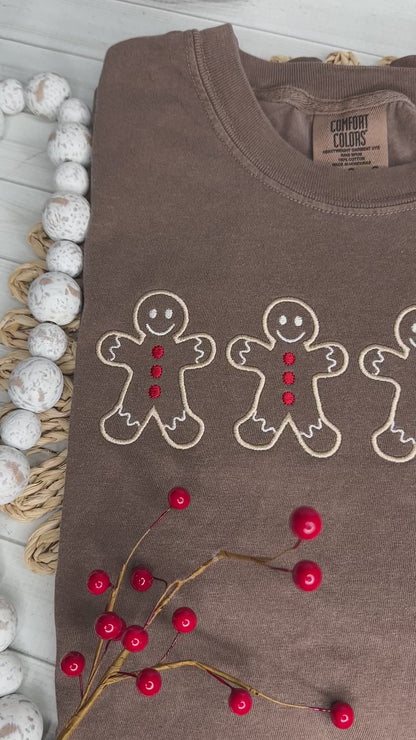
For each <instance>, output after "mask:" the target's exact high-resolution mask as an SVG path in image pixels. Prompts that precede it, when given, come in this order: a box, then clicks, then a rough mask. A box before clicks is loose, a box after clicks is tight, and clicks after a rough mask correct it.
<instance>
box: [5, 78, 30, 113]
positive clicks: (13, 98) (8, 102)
mask: <svg viewBox="0 0 416 740" xmlns="http://www.w3.org/2000/svg"><path fill="white" fill-rule="evenodd" d="M24 107H25V95H24V92H23V85H22V83H21V82H19V80H14V79H13V78H12V77H8V78H7V80H3V81H2V82H0V110H2V111H3V113H6V115H8V116H14V115H15V114H16V113H21V112H22V110H23V109H24Z"/></svg>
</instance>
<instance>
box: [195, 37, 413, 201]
mask: <svg viewBox="0 0 416 740" xmlns="http://www.w3.org/2000/svg"><path fill="white" fill-rule="evenodd" d="M191 33H192V37H193V50H194V54H195V61H196V65H197V69H198V73H199V77H200V80H201V81H202V84H203V87H204V90H205V93H206V96H205V101H206V103H207V104H208V105H209V106H210V107H211V110H212V111H214V112H215V117H216V120H217V121H218V122H219V124H220V125H221V127H222V129H223V132H224V134H225V135H226V137H227V138H228V143H229V144H231V145H232V146H233V147H235V148H236V150H238V151H239V155H240V158H243V159H244V160H245V162H246V163H247V165H248V166H249V167H250V168H251V169H253V168H254V169H255V170H256V173H257V174H258V175H259V176H263V177H265V178H267V180H268V181H269V183H274V184H275V185H276V187H280V188H284V189H287V190H288V191H290V192H291V194H292V195H293V197H299V198H300V199H307V200H310V201H313V202H315V203H317V202H319V203H322V204H325V205H326V206H332V207H335V208H337V209H341V210H342V209H347V210H348V211H351V210H352V211H355V212H365V211H367V212H368V211H369V210H370V211H374V209H376V210H378V209H382V210H383V211H385V210H386V209H388V208H392V209H394V210H403V209H404V208H405V207H406V206H407V207H408V208H409V207H416V161H415V162H410V163H406V164H401V165H397V166H394V167H381V168H379V169H371V168H361V169H359V168H358V169H354V170H347V171H345V170H341V169H337V168H333V167H328V166H326V165H322V164H319V163H316V162H313V161H312V160H311V159H309V158H308V157H306V156H305V155H304V154H302V153H301V152H299V151H297V150H295V149H294V148H293V147H292V146H290V144H289V143H288V142H286V141H285V140H284V139H283V138H282V137H281V136H280V134H279V133H278V132H277V131H276V129H275V128H274V127H273V126H272V124H271V122H270V120H269V119H268V118H267V116H266V114H265V113H264V111H263V109H262V107H261V105H260V103H259V100H258V98H257V97H256V94H257V95H259V94H260V96H261V95H264V94H266V95H270V96H272V94H273V88H276V87H282V86H285V85H288V86H292V87H297V88H300V89H302V90H304V91H306V92H307V93H308V94H309V95H311V96H312V97H316V98H320V99H327V100H333V101H336V100H340V99H343V98H347V97H351V96H355V95H363V94H368V93H372V92H377V91H380V90H389V91H396V92H397V93H401V94H404V95H405V96H407V97H408V98H409V99H410V100H411V101H412V102H413V103H416V57H414V56H407V57H403V58H402V60H400V59H398V60H395V63H394V64H393V65H386V66H377V65H374V66H347V65H330V64H323V63H322V62H319V61H317V60H316V59H315V58H311V59H309V60H308V61H305V60H304V59H305V58H303V61H297V60H296V61H294V62H288V63H276V62H270V61H268V60H266V59H261V58H259V57H256V56H253V55H252V54H249V53H247V52H245V51H243V50H242V49H240V47H239V43H238V39H237V36H236V34H235V32H234V29H233V27H232V25H231V24H230V23H225V24H223V25H220V26H215V27H212V28H205V29H203V30H202V31H199V30H194V29H193V30H192V31H191ZM401 61H402V63H403V66H401V65H400V62H401ZM270 99H273V98H272V97H271V98H270Z"/></svg>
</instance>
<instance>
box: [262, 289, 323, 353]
mask: <svg viewBox="0 0 416 740" xmlns="http://www.w3.org/2000/svg"><path fill="white" fill-rule="evenodd" d="M264 330H265V333H266V334H267V335H268V336H269V337H270V338H271V339H272V340H273V341H274V342H275V341H278V340H280V341H281V342H285V343H287V344H296V343H297V342H312V341H313V340H314V339H315V337H316V335H317V333H318V325H317V321H316V317H315V315H314V313H313V312H312V310H311V309H310V308H309V306H307V305H306V304H305V303H303V301H300V300H297V299H294V298H289V299H288V298H281V299H279V300H277V301H274V303H272V304H271V306H269V308H268V310H267V311H266V313H265V315H264Z"/></svg>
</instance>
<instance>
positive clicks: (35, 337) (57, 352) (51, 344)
mask: <svg viewBox="0 0 416 740" xmlns="http://www.w3.org/2000/svg"><path fill="white" fill-rule="evenodd" d="M70 244H72V242H70ZM67 346H68V337H67V335H66V334H65V332H64V330H63V329H61V327H60V326H57V324H50V323H48V322H44V323H42V324H38V325H37V326H35V328H34V329H32V330H31V332H29V336H28V338H27V348H28V350H29V352H30V354H31V355H32V356H33V357H46V358H47V359H48V360H52V361H53V362H56V361H57V360H59V359H60V358H61V357H62V355H64V354H65V352H66V348H67Z"/></svg>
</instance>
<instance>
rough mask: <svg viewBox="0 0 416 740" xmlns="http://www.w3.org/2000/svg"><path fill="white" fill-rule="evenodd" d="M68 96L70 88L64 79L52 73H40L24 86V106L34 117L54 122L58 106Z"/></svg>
mask: <svg viewBox="0 0 416 740" xmlns="http://www.w3.org/2000/svg"><path fill="white" fill-rule="evenodd" d="M70 94H71V88H70V87H69V84H68V82H67V80H65V78H64V77H61V75H57V74H55V73H54V72H41V73H40V74H37V75H35V76H34V77H32V79H31V80H29V82H28V83H27V85H26V89H25V98H26V105H27V107H28V108H29V110H30V111H31V112H32V113H33V114H34V115H35V116H38V117H39V118H47V119H48V120H49V121H56V118H57V115H58V110H59V108H60V106H61V105H62V103H63V102H64V100H65V99H66V98H69V96H70Z"/></svg>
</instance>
